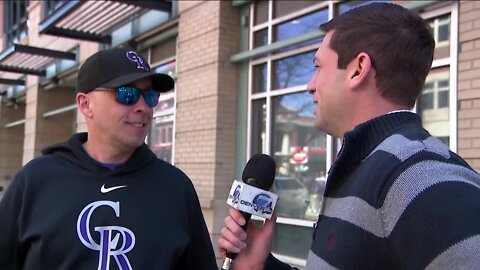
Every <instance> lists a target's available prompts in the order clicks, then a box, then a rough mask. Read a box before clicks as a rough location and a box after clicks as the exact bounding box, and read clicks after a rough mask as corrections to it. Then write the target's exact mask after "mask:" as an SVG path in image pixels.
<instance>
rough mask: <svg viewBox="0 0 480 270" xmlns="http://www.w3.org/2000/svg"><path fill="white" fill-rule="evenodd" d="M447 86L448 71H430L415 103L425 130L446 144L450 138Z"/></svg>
mask: <svg viewBox="0 0 480 270" xmlns="http://www.w3.org/2000/svg"><path fill="white" fill-rule="evenodd" d="M449 84H450V80H449V74H448V71H444V70H440V71H438V70H432V72H431V73H430V75H428V77H427V80H426V82H425V85H424V87H423V91H422V93H421V95H420V97H419V100H418V103H417V111H418V113H419V114H420V116H421V117H422V122H423V125H424V127H425V129H427V130H428V131H429V132H430V133H431V134H432V135H433V136H436V137H437V138H440V139H441V140H442V141H443V142H446V143H447V144H448V142H449V137H450V136H449V133H450V132H449V130H450V127H449V123H450V119H449V99H450V97H449V90H450V89H449V88H450V87H449Z"/></svg>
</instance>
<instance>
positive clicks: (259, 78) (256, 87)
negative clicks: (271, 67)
mask: <svg viewBox="0 0 480 270" xmlns="http://www.w3.org/2000/svg"><path fill="white" fill-rule="evenodd" d="M252 83H253V85H252V93H263V92H266V91H267V64H260V65H256V66H254V67H253V74H252Z"/></svg>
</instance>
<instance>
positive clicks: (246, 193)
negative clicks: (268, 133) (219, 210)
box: [222, 154, 278, 270]
mask: <svg viewBox="0 0 480 270" xmlns="http://www.w3.org/2000/svg"><path fill="white" fill-rule="evenodd" d="M275 170H276V165H275V160H273V158H272V157H270V156H268V155H265V154H256V155H254V156H252V157H251V158H250V160H249V161H248V162H247V164H246V165H245V168H244V169H243V173H242V180H243V183H242V182H240V181H237V180H235V181H234V182H233V185H232V188H231V190H230V194H229V196H228V200H227V203H228V204H229V205H231V206H232V207H234V208H236V209H238V210H240V212H241V213H242V215H243V217H244V218H245V224H244V225H243V226H242V228H243V229H244V230H245V231H246V230H247V225H248V221H249V220H250V217H251V215H252V214H253V215H255V216H260V217H264V218H268V219H270V218H271V216H272V213H273V209H274V208H275V204H276V202H277V199H278V196H277V195H276V194H274V193H271V192H268V190H270V188H271V187H272V184H273V180H274V179H275ZM236 256H237V254H236V253H233V252H231V251H227V257H226V258H225V262H224V263H223V266H222V270H229V269H230V265H231V263H232V260H233V259H235V257H236Z"/></svg>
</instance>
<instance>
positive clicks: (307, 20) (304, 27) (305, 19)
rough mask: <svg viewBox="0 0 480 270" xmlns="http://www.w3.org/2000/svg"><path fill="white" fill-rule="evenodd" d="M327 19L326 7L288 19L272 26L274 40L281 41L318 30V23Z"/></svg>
mask: <svg viewBox="0 0 480 270" xmlns="http://www.w3.org/2000/svg"><path fill="white" fill-rule="evenodd" d="M327 21H328V9H322V10H319V11H316V12H314V13H310V14H307V15H304V16H301V17H298V18H295V19H292V20H290V21H287V22H284V23H282V24H279V25H277V26H276V27H275V28H274V33H275V34H274V41H282V40H285V39H289V38H293V37H296V36H299V35H302V34H305V33H309V32H313V31H320V28H319V27H320V24H322V23H324V22H327Z"/></svg>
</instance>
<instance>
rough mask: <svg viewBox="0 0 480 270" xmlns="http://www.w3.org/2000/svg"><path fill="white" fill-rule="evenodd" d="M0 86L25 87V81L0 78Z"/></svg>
mask: <svg viewBox="0 0 480 270" xmlns="http://www.w3.org/2000/svg"><path fill="white" fill-rule="evenodd" d="M0 84H7V85H25V80H14V79H2V78H0Z"/></svg>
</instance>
